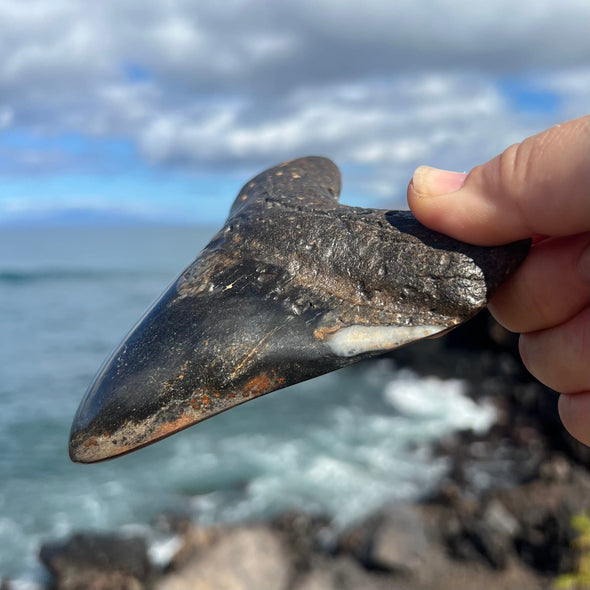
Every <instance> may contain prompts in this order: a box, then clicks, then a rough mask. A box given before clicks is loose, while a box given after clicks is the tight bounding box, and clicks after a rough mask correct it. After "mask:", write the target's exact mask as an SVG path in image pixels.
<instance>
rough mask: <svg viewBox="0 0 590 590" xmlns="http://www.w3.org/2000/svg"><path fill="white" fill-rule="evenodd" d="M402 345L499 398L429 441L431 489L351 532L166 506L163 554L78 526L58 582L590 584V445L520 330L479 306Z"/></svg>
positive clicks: (274, 586)
mask: <svg viewBox="0 0 590 590" xmlns="http://www.w3.org/2000/svg"><path fill="white" fill-rule="evenodd" d="M392 356H393V358H394V360H395V362H396V364H398V365H400V366H407V367H409V368H411V369H413V370H414V371H416V372H418V373H420V374H423V375H437V376H439V377H445V378H452V377H461V378H465V379H467V380H468V382H469V383H470V395H471V396H472V397H473V398H474V399H476V400H486V401H488V402H489V401H491V402H493V403H494V404H495V406H496V407H497V409H498V420H497V422H496V424H495V425H494V426H493V427H492V428H491V429H490V431H489V432H487V433H486V434H483V435H476V434H474V433H473V432H472V431H464V432H457V433H454V434H453V435H451V436H449V437H446V438H445V439H442V440H439V441H437V443H436V444H435V445H434V446H433V448H432V449H431V452H432V453H433V454H435V455H437V456H442V457H445V458H446V460H447V463H448V470H447V473H446V475H445V476H444V478H443V479H442V480H441V481H440V482H439V483H438V486H437V487H436V488H435V490H434V491H433V492H431V493H429V494H428V496H425V497H423V498H420V499H419V500H417V501H416V502H413V503H396V504H391V505H389V506H386V507H384V508H382V509H381V510H379V511H378V512H377V513H375V514H373V515H371V516H369V517H368V518H365V519H364V520H362V521H361V522H358V523H355V524H354V525H352V526H350V527H348V528H346V529H344V530H338V529H337V528H336V527H335V526H334V525H333V524H332V523H330V522H329V521H328V519H326V518H323V517H321V516H317V515H310V514H306V513H303V512H301V513H295V512H290V513H285V514H282V515H280V516H278V517H276V518H275V519H273V520H272V521H270V522H252V523H241V524H234V525H231V526H230V525H225V526H209V527H202V526H199V524H198V523H195V522H191V521H190V520H188V519H186V518H183V517H180V516H177V515H176V516H175V515H166V516H164V517H163V518H162V519H160V524H159V526H160V527H163V528H164V529H166V531H167V532H168V533H169V535H170V537H171V538H172V539H175V543H176V545H175V550H174V551H173V552H171V553H172V554H171V556H170V559H168V560H167V562H166V563H163V564H162V563H160V564H158V565H156V564H155V563H154V560H153V558H152V557H151V556H150V553H149V551H148V545H147V542H146V540H145V539H144V538H142V537H129V536H126V535H123V534H118V533H117V534H106V535H105V534H95V533H78V534H76V535H74V536H72V537H71V538H70V539H68V540H66V541H62V542H49V543H46V544H44V545H43V547H42V548H41V551H40V559H41V562H42V563H43V564H44V566H45V567H46V569H47V571H48V572H49V574H50V576H51V581H50V582H49V583H48V588H49V589H52V590H142V589H145V590H189V589H190V590H199V589H208V590H210V589H215V590H223V589H227V590H230V589H231V590H233V589H236V590H238V589H239V590H248V589H256V590H332V589H334V590H336V589H338V590H347V589H351V590H352V589H354V590H370V589H375V590H381V589H383V590H384V589H389V590H396V589H398V588H399V589H402V588H403V589H404V590H422V589H427V588H437V589H439V590H445V589H447V588H449V589H453V590H461V589H465V590H476V589H478V588H482V589H485V590H489V589H492V588H493V589H496V590H502V589H511V590H512V589H519V590H520V589H531V590H533V589H537V588H538V589H550V588H555V587H556V580H557V579H558V578H559V577H560V576H561V577H562V578H561V581H562V582H563V583H565V581H566V578H565V577H564V576H565V575H567V574H575V575H577V578H576V577H575V576H574V577H570V578H569V580H570V586H569V587H570V588H590V580H588V581H587V580H585V578H584V572H583V567H582V565H583V562H582V561H581V560H583V559H586V557H587V559H588V560H589V561H590V547H589V548H586V547H585V545H584V544H583V543H581V542H579V539H580V537H581V536H583V534H584V533H583V532H582V533H581V532H580V531H579V530H576V529H575V528H574V527H572V519H574V517H576V516H578V517H579V516H580V515H583V514H590V470H589V466H590V448H588V447H585V446H584V445H581V444H579V443H577V442H576V441H574V440H573V439H572V438H571V437H569V435H568V434H567V433H565V432H564V430H563V428H562V427H561V425H560V423H559V420H558V418H557V413H556V395H555V394H554V393H553V392H551V391H550V390H548V389H547V388H545V387H543V386H542V385H540V384H539V383H537V382H536V381H534V379H532V377H530V376H529V375H528V373H527V372H526V370H525V369H524V368H523V367H522V365H521V364H520V361H519V360H518V355H517V346H516V338H515V337H514V336H513V335H511V334H508V333H507V332H505V331H504V330H502V329H501V328H500V327H499V326H498V325H497V324H495V322H493V320H491V318H490V317H489V315H487V314H480V316H478V318H476V319H475V320H474V321H472V322H470V323H469V324H467V325H466V326H464V327H462V328H460V329H458V330H456V331H455V332H453V333H451V334H449V335H448V336H447V337H445V338H444V339H440V340H432V341H426V342H423V343H420V344H417V345H415V346H413V347H409V348H406V349H401V350H399V351H396V353H395V354H394V355H392ZM498 482H501V486H500V485H498ZM589 535H590V532H589ZM586 553H588V555H586ZM581 564H582V565H581ZM572 580H573V582H572ZM574 583H576V584H577V585H571V584H574ZM0 587H1V588H2V590H5V589H9V588H10V583H9V582H8V581H7V582H5V583H4V585H2V586H0Z"/></svg>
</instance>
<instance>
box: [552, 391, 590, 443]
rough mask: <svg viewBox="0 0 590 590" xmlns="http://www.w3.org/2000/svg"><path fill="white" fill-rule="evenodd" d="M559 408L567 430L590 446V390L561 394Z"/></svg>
mask: <svg viewBox="0 0 590 590" xmlns="http://www.w3.org/2000/svg"><path fill="white" fill-rule="evenodd" d="M557 408H558V410H559V417H560V418H561V421H562V422H563V425H564V426H565V427H566V429H567V431H568V432H569V433H570V434H571V435H572V436H573V437H574V438H577V439H578V440H579V441H580V442H581V443H584V444H585V445H587V446H589V447H590V391H585V392H583V393H573V394H570V395H561V396H559V401H558V404H557Z"/></svg>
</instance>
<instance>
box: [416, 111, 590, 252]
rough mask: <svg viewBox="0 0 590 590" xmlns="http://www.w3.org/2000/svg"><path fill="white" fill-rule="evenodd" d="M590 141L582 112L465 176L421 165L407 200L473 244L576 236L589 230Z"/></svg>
mask: <svg viewBox="0 0 590 590" xmlns="http://www.w3.org/2000/svg"><path fill="white" fill-rule="evenodd" d="M589 141H590V116H586V117H582V118H580V119H575V120H573V121H569V122H567V123H564V124H562V125H557V126H556V127H552V128H551V129H548V130H547V131H544V132H543V133H539V134H538V135H534V136H532V137H529V138H527V139H525V140H524V141H523V142H522V143H519V144H515V145H513V146H511V147H509V148H508V149H507V150H506V151H505V152H504V153H502V154H500V155H499V156H497V157H496V158H494V159H493V160H490V161H489V162H488V163H487V164H483V165H482V166H477V167H476V168H474V169H473V170H472V171H471V172H470V173H469V174H468V175H467V176H465V175H461V174H457V173H448V172H444V171H441V170H436V169H433V168H427V167H420V168H418V169H417V170H416V172H415V173H414V178H413V179H412V182H411V183H410V186H409V187H408V203H409V205H410V208H411V209H412V211H413V212H414V215H415V216H416V217H417V218H418V219H419V220H420V221H421V222H422V223H424V224H425V225H427V226H428V227H430V228H432V229H435V230H437V231H440V232H442V233H445V234H448V235H450V236H453V237H454V238H457V239H459V240H463V241H465V242H469V243H472V244H479V245H495V244H505V243H507V242H511V241H514V240H518V239H521V238H526V237H530V236H532V235H533V234H545V235H548V236H564V235H571V234H577V233H582V232H584V231H587V230H589V229H590V149H588V145H589ZM449 190H451V191H452V192H450V193H449V192H448V191H449Z"/></svg>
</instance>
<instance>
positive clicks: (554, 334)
mask: <svg viewBox="0 0 590 590" xmlns="http://www.w3.org/2000/svg"><path fill="white" fill-rule="evenodd" d="M408 203H409V205H410V208H411V209H412V211H413V213H414V215H415V216H416V217H417V218H418V219H419V220H420V221H421V222H422V223H424V224H425V225H427V226H428V227H430V228H432V229H435V230H437V231H440V232H442V233H445V234H447V235H449V236H452V237H454V238H457V239H459V240H462V241H464V242H469V243H471V244H478V245H484V246H492V245H498V244H506V243H508V242H512V241H515V240H520V239H523V238H529V237H532V238H533V244H534V245H533V247H532V248H531V251H530V253H529V255H528V257H527V258H526V260H525V261H524V263H523V264H522V265H521V266H520V268H519V269H518V270H517V271H516V272H515V274H514V275H513V276H512V277H511V278H510V279H509V280H508V281H507V282H506V283H505V284H504V285H503V286H502V287H501V288H500V290H499V291H498V293H496V295H495V296H494V297H493V298H492V300H491V302H490V306H489V307H490V310H491V312H492V314H493V315H494V317H495V318H496V319H497V320H498V322H499V323H500V324H502V325H503V326H504V327H506V328H507V329H508V330H511V331H513V332H520V334H521V336H520V340H519V348H520V354H521V357H522V360H523V362H524V364H525V366H526V367H527V369H528V370H529V371H530V372H531V373H532V374H533V375H534V376H535V377H536V378H537V379H538V380H539V381H541V382H542V383H544V384H545V385H547V386H548V387H550V388H552V389H554V390H556V391H558V392H559V393H561V394H562V395H561V396H560V398H559V405H558V407H559V414H560V417H561V420H562V422H563V424H564V426H565V427H566V428H567V430H568V431H569V432H570V434H571V435H572V436H574V437H575V438H576V439H578V440H579V441H581V442H582V443H584V444H586V445H588V446H590V116H586V117H581V118H580V119H575V120H573V121H568V122H566V123H563V124H561V125H557V126H555V127H552V128H551V129H548V130H546V131H544V132H542V133H539V134H538V135H534V136H532V137H529V138H527V139H525V140H524V141H522V142H521V143H519V144H515V145H512V146H510V147H509V148H508V149H506V150H505V151H504V152H503V153H502V154H500V155H499V156H497V157H495V158H494V159H492V160H490V161H489V162H487V163H486V164H483V165H481V166H477V167H476V168H474V169H473V170H471V172H469V173H468V174H463V173H457V172H448V171H443V170H438V169H434V168H428V167H425V166H421V167H420V168H418V169H417V170H416V171H415V172H414V176H413V179H412V181H411V182H410V185H409V187H408Z"/></svg>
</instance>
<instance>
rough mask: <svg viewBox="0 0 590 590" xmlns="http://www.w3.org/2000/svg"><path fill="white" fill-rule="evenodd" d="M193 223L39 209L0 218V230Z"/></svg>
mask: <svg viewBox="0 0 590 590" xmlns="http://www.w3.org/2000/svg"><path fill="white" fill-rule="evenodd" d="M194 223H198V221H197V220H187V219H180V218H174V217H172V216H171V217H170V218H166V217H162V216H158V217H157V216H155V215H142V214H139V213H134V212H129V211H122V210H117V209H92V208H85V207H68V208H63V209H45V210H43V209H41V210H30V211H23V212H18V213H10V214H8V215H6V214H5V215H3V216H0V227H41V226H42V227H61V226H68V227H69V226H78V227H80V226H107V225H108V226H126V225H134V226H135V225H153V224H158V225H162V224H164V225H167V224H170V225H188V224H194Z"/></svg>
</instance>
